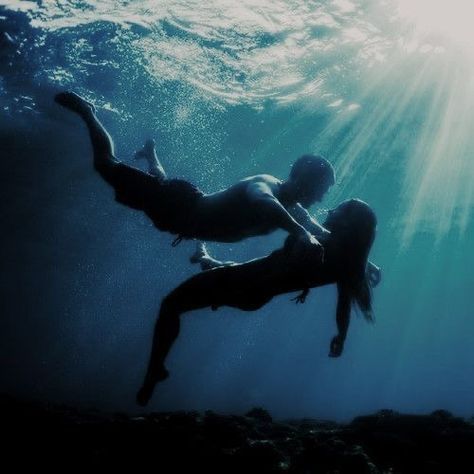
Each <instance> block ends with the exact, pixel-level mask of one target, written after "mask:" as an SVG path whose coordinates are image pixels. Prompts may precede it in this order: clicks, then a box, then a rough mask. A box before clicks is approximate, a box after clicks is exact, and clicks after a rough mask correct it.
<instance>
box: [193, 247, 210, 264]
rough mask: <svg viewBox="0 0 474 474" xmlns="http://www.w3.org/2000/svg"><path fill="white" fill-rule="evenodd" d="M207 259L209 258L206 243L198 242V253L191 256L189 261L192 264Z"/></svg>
mask: <svg viewBox="0 0 474 474" xmlns="http://www.w3.org/2000/svg"><path fill="white" fill-rule="evenodd" d="M206 257H209V254H208V253H207V248H206V244H205V243H204V242H198V243H197V245H196V251H195V252H194V253H193V254H192V255H191V257H190V258H189V261H190V262H191V263H201V260H202V259H204V258H206Z"/></svg>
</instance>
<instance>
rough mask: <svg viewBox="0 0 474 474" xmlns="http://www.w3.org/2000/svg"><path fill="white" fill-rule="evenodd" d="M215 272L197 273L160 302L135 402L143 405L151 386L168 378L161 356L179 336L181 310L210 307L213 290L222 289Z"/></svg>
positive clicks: (165, 355)
mask: <svg viewBox="0 0 474 474" xmlns="http://www.w3.org/2000/svg"><path fill="white" fill-rule="evenodd" d="M220 280H221V281H219V275H218V274H209V273H207V274H205V273H200V274H198V275H195V276H194V277H192V278H190V279H189V280H187V281H186V282H184V283H183V284H182V285H180V286H179V287H178V288H176V289H175V290H174V291H173V292H172V293H170V294H169V295H168V296H167V297H166V298H165V299H164V300H163V302H162V303H161V308H160V312H159V315H158V320H157V321H156V324H155V330H154V334H153V343H152V348H151V354H150V359H149V362H148V369H147V372H146V375H145V380H144V382H143V385H142V388H141V389H140V390H139V391H138V393H137V403H138V404H139V405H141V406H145V405H146V404H147V403H148V401H149V400H150V398H151V396H152V394H153V390H154V388H155V385H156V384H157V383H158V382H160V381H161V380H164V379H166V378H167V377H168V371H167V370H166V368H165V365H164V363H165V359H166V357H167V356H168V354H169V351H170V349H171V347H172V346H173V344H174V342H175V340H176V339H177V337H178V335H179V328H180V317H181V315H182V314H183V313H186V312H188V311H193V310H195V309H200V308H206V307H209V306H212V305H213V304H214V303H215V301H214V299H215V296H214V295H215V291H214V290H215V289H217V290H218V291H219V287H221V288H222V281H223V279H222V278H221V279H220Z"/></svg>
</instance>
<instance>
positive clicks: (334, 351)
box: [329, 334, 344, 357]
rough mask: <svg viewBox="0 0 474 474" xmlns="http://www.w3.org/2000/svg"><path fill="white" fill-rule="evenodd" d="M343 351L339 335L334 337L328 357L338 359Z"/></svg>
mask: <svg viewBox="0 0 474 474" xmlns="http://www.w3.org/2000/svg"><path fill="white" fill-rule="evenodd" d="M343 350H344V338H343V337H342V336H341V335H339V334H338V335H337V336H334V337H333V338H332V341H331V346H330V349H329V357H339V356H340V355H341V354H342V351H343Z"/></svg>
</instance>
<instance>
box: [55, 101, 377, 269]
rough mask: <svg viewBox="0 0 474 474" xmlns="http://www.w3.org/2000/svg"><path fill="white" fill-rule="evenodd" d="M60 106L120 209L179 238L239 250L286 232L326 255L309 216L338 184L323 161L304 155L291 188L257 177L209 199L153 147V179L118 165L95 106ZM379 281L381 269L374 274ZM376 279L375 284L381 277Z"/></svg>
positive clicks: (142, 154) (149, 151) (148, 154)
mask: <svg viewBox="0 0 474 474" xmlns="http://www.w3.org/2000/svg"><path fill="white" fill-rule="evenodd" d="M55 101H56V102H57V103H59V104H60V105H62V106H63V107H65V108H67V109H69V110H71V111H73V112H75V113H77V114H78V115H79V116H80V117H81V118H82V119H83V120H84V122H85V124H86V125H87V128H88V130H89V135H90V139H91V141H92V147H93V151H94V167H95V169H96V170H97V171H98V172H99V174H100V175H101V176H102V177H103V178H104V180H105V181H107V182H108V183H109V184H110V185H111V186H112V187H113V188H114V190H115V198H116V200H117V201H118V202H120V203H122V204H125V205H126V206H129V207H131V208H133V209H138V210H141V211H143V212H145V213H146V214H147V216H148V217H149V218H150V219H151V220H152V221H153V223H154V225H155V227H157V228H158V229H160V230H162V231H167V232H171V233H173V234H177V235H178V239H177V240H176V242H179V240H180V239H181V238H196V239H199V240H209V241H217V242H237V241H240V240H242V239H245V238H247V237H253V236H257V235H265V234H268V233H270V232H273V231H275V230H277V229H283V230H285V231H287V232H288V233H289V234H291V235H294V236H295V237H297V239H298V241H299V242H300V243H301V245H300V246H298V245H295V249H298V248H299V249H302V248H307V245H305V244H308V243H309V244H311V245H313V246H315V247H317V248H319V251H320V253H321V256H322V254H323V248H322V246H321V244H320V243H319V241H318V240H317V238H316V237H315V236H321V235H324V233H325V230H324V229H323V228H322V227H321V226H320V225H319V224H318V223H317V222H316V221H315V220H314V219H313V218H312V217H311V216H310V214H309V213H308V211H307V208H308V207H309V206H311V205H312V204H315V203H316V202H320V201H321V200H322V199H323V197H324V195H325V194H326V192H327V191H328V190H329V188H330V187H331V186H332V185H333V184H334V183H335V173H334V169H333V167H332V165H331V164H330V163H329V162H328V161H327V160H326V159H324V158H322V157H320V156H314V155H303V156H301V157H300V158H298V159H297V160H296V162H295V163H294V164H293V166H292V168H291V171H290V175H289V177H288V179H287V180H285V181H281V180H279V179H277V178H275V177H274V176H271V175H267V174H259V175H255V176H250V177H248V178H245V179H243V180H241V181H239V182H237V183H236V184H234V185H232V186H230V187H228V188H226V189H223V190H221V191H217V192H215V193H210V194H204V193H203V192H202V191H200V190H199V189H198V188H197V187H196V186H194V185H193V184H191V183H189V182H188V181H185V180H180V179H169V178H168V177H167V176H166V173H165V171H164V169H163V166H162V165H161V163H160V162H159V160H158V157H157V155H156V151H155V143H154V141H153V140H149V141H147V142H146V143H145V146H144V147H143V149H142V150H140V151H139V152H137V153H136V154H135V158H137V159H139V158H144V159H145V160H147V162H148V165H149V172H148V173H147V172H144V171H141V170H139V169H137V168H134V167H132V166H129V165H126V164H125V163H123V162H120V161H119V160H117V158H116V157H115V155H114V145H113V141H112V138H111V137H110V135H109V134H108V133H107V131H106V130H105V128H104V127H103V125H102V124H101V123H100V121H99V120H98V118H97V116H96V111H95V108H94V106H93V105H92V104H91V103H89V102H87V101H86V100H84V99H83V98H81V97H80V96H78V95H77V94H75V93H73V92H63V93H60V94H57V95H56V97H55ZM371 268H372V271H373V272H375V273H377V271H379V270H378V268H377V267H375V266H372V267H371ZM376 278H377V276H376Z"/></svg>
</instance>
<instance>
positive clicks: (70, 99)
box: [54, 92, 95, 115]
mask: <svg viewBox="0 0 474 474" xmlns="http://www.w3.org/2000/svg"><path fill="white" fill-rule="evenodd" d="M54 101H55V102H56V103H58V104H59V105H62V106H63V107H66V109H69V110H72V111H73V112H76V113H77V114H79V115H84V114H85V113H88V112H92V113H95V107H94V105H93V104H91V103H90V102H88V101H87V100H85V99H83V98H82V97H81V96H79V95H77V94H76V93H75V92H60V93H59V94H56V96H55V97H54Z"/></svg>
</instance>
